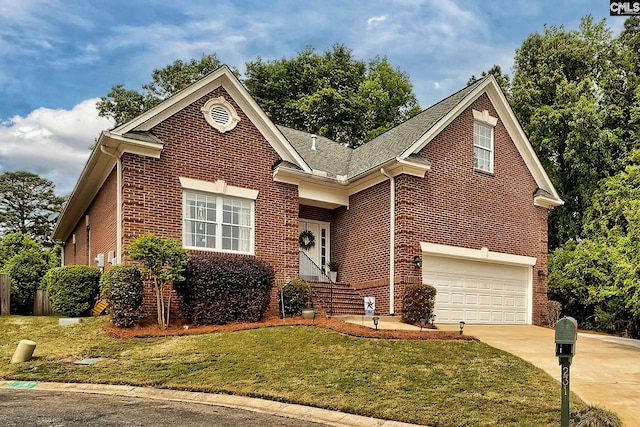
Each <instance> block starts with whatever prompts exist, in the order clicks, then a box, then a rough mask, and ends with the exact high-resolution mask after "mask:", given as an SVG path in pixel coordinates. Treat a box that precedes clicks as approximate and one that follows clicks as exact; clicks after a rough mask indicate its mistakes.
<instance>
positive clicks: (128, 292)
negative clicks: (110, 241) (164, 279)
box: [100, 264, 144, 328]
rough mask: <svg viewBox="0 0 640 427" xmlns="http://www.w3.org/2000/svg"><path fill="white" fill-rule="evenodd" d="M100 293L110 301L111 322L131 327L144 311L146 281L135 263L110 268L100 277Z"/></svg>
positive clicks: (120, 326) (123, 326)
mask: <svg viewBox="0 0 640 427" xmlns="http://www.w3.org/2000/svg"><path fill="white" fill-rule="evenodd" d="M100 293H101V294H102V298H104V299H105V300H107V302H108V303H109V317H110V318H111V323H113V324H114V325H116V326H117V327H119V328H130V327H131V326H133V325H135V324H136V323H137V322H138V318H139V317H140V314H141V312H142V299H143V297H144V282H143V280H142V273H140V269H139V268H138V267H136V266H135V265H129V264H120V265H114V266H113V267H111V268H110V269H108V270H107V271H106V272H105V273H104V274H103V275H102V277H101V278H100Z"/></svg>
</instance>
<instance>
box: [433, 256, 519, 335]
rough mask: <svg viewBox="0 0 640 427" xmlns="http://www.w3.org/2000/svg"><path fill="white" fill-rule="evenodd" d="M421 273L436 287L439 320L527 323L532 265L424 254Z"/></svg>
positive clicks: (445, 321)
mask: <svg viewBox="0 0 640 427" xmlns="http://www.w3.org/2000/svg"><path fill="white" fill-rule="evenodd" d="M422 277H423V282H425V283H428V284H431V285H434V286H435V287H436V289H437V290H438V293H437V295H436V305H435V314H436V322H438V323H458V322H459V321H461V320H463V321H465V322H468V323H480V324H527V323H529V318H530V316H529V311H530V309H529V306H530V303H529V301H530V300H531V298H530V290H529V289H530V286H529V283H530V282H531V267H527V266H520V265H518V266H513V265H505V264H496V263H491V262H481V261H471V260H460V259H455V258H447V257H441V256H433V255H426V254H425V256H424V257H423V264H422Z"/></svg>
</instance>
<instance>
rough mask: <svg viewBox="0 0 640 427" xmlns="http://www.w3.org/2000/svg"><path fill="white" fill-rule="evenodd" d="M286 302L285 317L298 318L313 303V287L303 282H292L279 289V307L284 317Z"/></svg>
mask: <svg viewBox="0 0 640 427" xmlns="http://www.w3.org/2000/svg"><path fill="white" fill-rule="evenodd" d="M283 302H284V314H285V316H296V315H298V314H300V313H301V312H302V309H303V308H305V307H306V306H307V304H308V303H310V302H311V286H309V284H308V283H307V282H305V281H303V280H300V279H295V280H290V281H289V282H287V283H285V284H284V285H282V286H281V287H280V289H278V307H279V310H280V311H279V313H280V315H282V303H283Z"/></svg>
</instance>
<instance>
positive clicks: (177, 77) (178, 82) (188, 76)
mask: <svg viewBox="0 0 640 427" xmlns="http://www.w3.org/2000/svg"><path fill="white" fill-rule="evenodd" d="M221 65H222V64H221V63H220V61H219V60H218V58H217V56H216V54H215V53H214V54H211V55H202V58H200V60H196V59H191V60H190V61H189V62H183V61H181V60H179V59H178V60H176V61H174V62H173V63H172V64H169V65H167V66H166V67H165V68H162V69H154V70H153V72H152V80H151V82H149V83H147V84H145V85H143V86H142V89H143V92H138V91H136V90H133V89H125V87H124V85H122V84H119V85H116V86H113V87H112V88H111V91H110V92H109V93H108V94H107V96H104V97H102V98H100V101H98V103H97V105H96V106H97V108H98V115H99V116H100V117H106V118H109V119H112V120H113V121H114V122H115V124H116V126H119V125H121V124H124V123H126V122H128V121H129V120H132V119H134V118H135V117H137V116H139V115H140V114H142V113H144V112H145V111H147V110H150V109H151V108H153V107H155V106H156V105H158V104H159V103H160V102H162V101H163V100H165V99H167V98H169V97H170V96H171V95H174V94H176V93H178V92H180V91H181V90H182V89H184V88H186V87H187V86H189V85H190V84H192V83H195V82H196V81H198V80H200V79H201V78H203V77H204V76H206V75H207V74H209V73H211V72H212V71H214V70H216V69H217V68H218V67H220V66H221Z"/></svg>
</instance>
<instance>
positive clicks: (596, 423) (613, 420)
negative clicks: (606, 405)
mask: <svg viewBox="0 0 640 427" xmlns="http://www.w3.org/2000/svg"><path fill="white" fill-rule="evenodd" d="M570 418H571V421H570V423H569V425H570V426H571V427H622V421H620V418H618V416H617V415H616V414H614V413H613V412H611V411H607V410H606V409H601V408H598V407H595V406H589V407H587V408H585V409H581V410H580V411H572V412H571V417H570Z"/></svg>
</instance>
